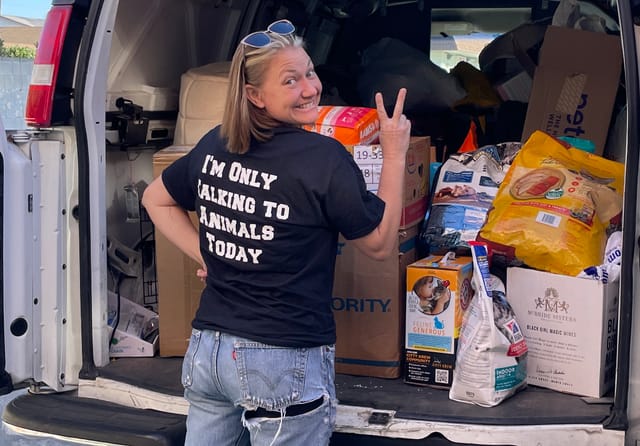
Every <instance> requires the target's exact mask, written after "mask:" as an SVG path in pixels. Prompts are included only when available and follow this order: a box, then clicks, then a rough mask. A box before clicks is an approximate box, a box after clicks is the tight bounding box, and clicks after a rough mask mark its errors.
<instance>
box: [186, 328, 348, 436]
mask: <svg viewBox="0 0 640 446" xmlns="http://www.w3.org/2000/svg"><path fill="white" fill-rule="evenodd" d="M334 357H335V349H334V347H333V346H322V347H312V348H287V347H277V346H272V345H267V344H262V343H260V342H255V341H251V340H249V339H244V338H239V337H237V336H232V335H228V334H225V333H220V332H217V331H210V330H196V329H194V330H193V331H192V334H191V340H190V341H189V348H188V350H187V353H186V354H185V357H184V361H183V364H182V384H183V386H184V388H185V392H184V395H185V398H186V400H187V401H188V402H189V413H188V416H187V438H186V441H185V445H187V446H204V445H209V446H244V445H249V444H251V445H252V446H276V445H278V446H301V445H305V446H306V445H313V446H316V445H317V446H322V445H328V444H329V439H330V437H331V433H332V431H333V427H334V424H335V413H336V405H337V400H336V396H335V382H334Z"/></svg>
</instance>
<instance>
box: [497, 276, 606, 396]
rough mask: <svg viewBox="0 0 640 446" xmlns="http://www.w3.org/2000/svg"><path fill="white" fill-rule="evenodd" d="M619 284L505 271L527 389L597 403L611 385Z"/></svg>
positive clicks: (508, 297) (508, 298)
mask: <svg viewBox="0 0 640 446" xmlns="http://www.w3.org/2000/svg"><path fill="white" fill-rule="evenodd" d="M618 289H619V286H618V282H614V283H609V284H602V283H601V282H599V281H596V280H592V279H583V278H578V277H571V276H563V275H558V274H552V273H547V272H542V271H537V270H531V269H524V268H508V269H507V300H508V301H509V303H510V304H511V307H512V308H513V310H514V312H515V314H516V317H517V319H518V322H519V324H520V327H521V328H522V331H523V333H524V336H525V340H526V342H527V346H528V347H529V353H528V356H527V383H529V384H532V385H536V386H540V387H546V388H549V389H553V390H558V391H561V392H565V393H572V394H575V395H582V396H589V397H595V398H598V397H600V396H602V395H604V394H605V393H606V392H607V391H608V390H609V389H611V388H612V386H613V383H614V379H615V366H616V342H617V331H618V330H617V327H618Z"/></svg>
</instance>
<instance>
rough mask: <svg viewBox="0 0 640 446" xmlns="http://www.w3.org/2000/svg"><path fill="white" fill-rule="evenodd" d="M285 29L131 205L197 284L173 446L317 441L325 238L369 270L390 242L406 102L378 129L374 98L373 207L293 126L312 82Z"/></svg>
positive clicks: (339, 162)
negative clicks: (180, 443)
mask: <svg viewBox="0 0 640 446" xmlns="http://www.w3.org/2000/svg"><path fill="white" fill-rule="evenodd" d="M294 31H295V28H294V27H293V25H292V24H291V23H290V22H289V21H287V20H281V21H279V22H275V23H273V24H272V25H270V27H269V28H268V29H267V31H264V32H258V33H252V34H250V35H248V36H247V37H245V38H244V39H243V40H242V42H241V43H240V45H239V46H238V48H237V49H236V52H235V54H234V56H233V60H232V64H231V70H230V75H229V76H230V86H229V94H228V97H227V102H226V108H225V116H224V118H223V122H222V124H221V126H219V127H216V128H215V129H213V130H211V131H210V132H209V133H208V134H206V135H205V136H204V137H203V138H202V139H201V141H200V142H199V143H198V144H197V145H196V146H195V147H194V148H193V150H192V151H191V152H190V153H188V154H187V155H185V156H184V157H183V158H181V159H179V160H177V161H176V162H174V163H173V164H172V165H171V166H169V167H168V168H167V169H166V170H165V171H164V172H163V174H162V176H161V177H159V178H157V179H156V180H154V181H153V182H152V183H151V184H150V185H149V186H148V187H147V189H146V191H145V193H144V197H143V204H144V206H145V208H146V210H147V211H148V213H149V215H150V216H151V218H152V220H153V222H154V224H155V227H156V229H157V230H159V231H161V232H162V233H163V234H165V235H166V236H167V238H168V239H169V240H171V241H172V242H173V243H175V244H176V245H177V246H178V247H179V248H180V249H181V250H182V251H184V252H185V253H186V254H188V255H189V256H191V257H192V258H193V259H195V260H196V261H198V262H199V263H200V264H201V265H202V269H201V270H199V271H198V275H199V276H200V277H202V278H203V279H205V280H206V287H205V289H204V291H203V293H202V297H201V301H200V306H199V308H198V310H197V312H196V315H195V318H194V320H193V324H192V325H193V333H192V336H191V339H190V343H189V348H188V351H187V353H186V354H185V358H184V362H183V373H182V383H183V385H184V387H185V398H186V399H187V400H188V401H189V403H190V407H189V414H188V417H187V439H186V444H188V445H205V444H206V445H214V446H224V445H240V444H249V438H250V440H251V444H253V445H254V446H255V445H271V444H274V445H275V444H278V445H326V444H328V443H329V438H330V436H331V432H332V430H333V425H334V420H335V407H336V397H335V388H334V370H333V366H334V364H333V360H334V347H333V344H334V342H335V323H334V320H333V313H332V310H331V293H332V284H333V270H334V264H335V257H336V250H337V239H338V233H342V234H343V235H344V236H345V237H346V238H347V239H349V240H353V243H354V244H355V245H356V246H357V247H358V248H359V249H361V250H362V251H364V252H365V253H367V254H368V255H370V256H371V257H374V258H384V257H386V256H388V255H389V254H390V252H391V250H392V248H393V247H394V245H395V243H396V239H397V231H398V225H399V222H400V213H401V196H402V187H403V174H404V170H405V157H406V151H407V149H408V145H409V134H410V123H409V121H408V120H407V119H406V117H405V116H404V115H403V114H402V109H403V105H404V99H405V95H406V91H405V90H404V89H402V90H401V91H400V92H399V94H398V98H397V101H396V105H395V110H394V112H393V115H392V116H391V117H388V116H387V114H386V112H385V110H384V105H383V99H382V96H381V95H380V94H378V95H377V96H376V104H377V108H378V114H379V117H380V124H381V134H380V140H381V144H382V146H383V153H384V166H383V170H382V174H381V179H380V187H379V191H378V195H377V196H376V195H373V194H371V193H369V192H367V191H366V187H365V183H364V180H363V177H362V174H361V172H360V170H359V169H358V167H357V166H356V164H355V163H354V161H353V159H352V157H351V156H350V155H349V153H348V152H347V151H346V150H345V148H344V147H343V146H342V145H341V144H340V143H339V142H337V141H336V140H334V139H331V138H328V137H325V136H322V135H319V134H316V133H311V132H307V131H305V130H303V129H302V128H301V127H302V125H304V124H311V123H313V122H314V121H315V120H316V118H317V117H318V103H319V100H320V94H321V92H322V84H321V83H320V80H319V79H318V77H317V76H316V73H315V71H314V68H313V64H312V62H311V59H310V58H309V56H308V55H307V53H306V52H305V50H304V49H303V43H302V40H301V38H299V37H297V36H295V35H294ZM188 210H191V211H196V213H197V215H198V216H199V223H200V224H199V231H198V230H197V229H196V228H194V227H193V225H192V224H191V223H190V220H189V218H188V216H187V213H186V212H187V211H188Z"/></svg>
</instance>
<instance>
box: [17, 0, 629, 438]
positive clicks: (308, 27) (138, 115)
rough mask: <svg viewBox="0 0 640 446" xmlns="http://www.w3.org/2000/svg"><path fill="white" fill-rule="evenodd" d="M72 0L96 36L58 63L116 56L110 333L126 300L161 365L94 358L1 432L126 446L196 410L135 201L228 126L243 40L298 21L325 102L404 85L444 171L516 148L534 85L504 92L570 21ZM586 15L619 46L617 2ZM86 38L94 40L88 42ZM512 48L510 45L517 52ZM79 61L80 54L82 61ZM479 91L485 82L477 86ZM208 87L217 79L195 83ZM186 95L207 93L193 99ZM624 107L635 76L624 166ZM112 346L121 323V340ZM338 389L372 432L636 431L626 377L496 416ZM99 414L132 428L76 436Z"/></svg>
mask: <svg viewBox="0 0 640 446" xmlns="http://www.w3.org/2000/svg"><path fill="white" fill-rule="evenodd" d="M55 3H56V2H54V4H55ZM77 3H78V4H79V5H83V4H84V6H85V7H84V8H80V9H81V10H82V12H83V15H84V16H86V17H87V20H86V25H84V26H85V29H84V32H85V34H82V33H81V32H77V33H76V34H75V35H72V34H70V35H69V37H68V38H69V40H70V41H75V44H73V43H70V46H71V47H72V48H69V49H68V51H67V53H64V54H63V61H65V60H67V61H69V60H76V58H78V60H79V61H80V62H81V61H82V58H88V57H89V53H88V52H87V50H86V48H85V46H86V45H88V43H87V41H86V39H87V36H89V35H91V38H92V40H93V45H94V47H95V46H97V45H102V46H103V49H102V50H101V51H102V52H101V53H99V54H103V56H102V57H104V58H105V62H104V64H103V65H104V67H105V68H106V70H105V71H104V72H103V73H102V74H101V76H102V77H103V80H104V85H101V84H100V83H98V84H97V86H95V87H93V88H95V90H94V93H93V94H94V103H92V104H91V105H90V106H91V107H93V108H94V109H95V110H97V114H98V115H99V114H100V113H103V114H104V121H103V122H101V123H100V126H101V130H100V131H97V134H98V135H99V138H98V140H100V138H101V137H102V135H104V138H103V140H104V147H98V148H97V149H96V152H97V153H99V152H101V151H102V150H104V154H105V156H106V163H105V169H106V172H105V182H106V184H105V196H104V201H105V205H106V209H105V218H106V235H107V241H106V245H107V248H106V252H107V256H106V257H107V258H106V259H105V260H104V263H103V265H104V271H103V275H104V279H105V283H106V285H105V287H106V290H107V291H108V293H107V294H108V295H109V296H110V297H109V301H110V302H109V303H105V306H106V310H107V313H108V320H109V321H110V323H111V324H113V323H114V321H116V322H117V321H118V320H119V319H118V318H120V316H121V315H120V314H119V312H120V311H123V308H124V306H123V305H122V302H124V301H127V302H131V303H133V304H135V305H137V306H139V307H141V308H143V309H144V310H146V311H148V312H150V313H145V314H147V316H148V318H147V319H146V320H145V323H146V324H147V325H146V329H145V335H144V336H143V339H142V340H143V341H144V342H145V344H144V345H145V346H146V347H147V349H149V348H151V349H152V350H153V354H152V355H151V356H144V357H143V356H138V357H134V356H133V355H131V356H128V355H126V354H125V355H115V356H114V355H112V354H109V358H108V360H107V361H106V362H105V361H104V356H103V357H102V358H100V357H99V355H98V357H96V355H95V354H94V357H93V358H90V357H87V356H88V355H87V354H86V353H84V354H83V358H82V363H83V365H82V368H81V369H82V370H81V373H80V385H79V388H78V390H77V391H71V392H66V393H61V394H59V395H43V394H46V393H47V392H46V390H47V388H46V386H44V387H38V386H37V385H35V386H34V385H33V384H35V383H31V384H32V389H38V388H39V390H40V393H41V394H38V392H33V394H32V395H30V396H33V397H35V398H33V399H30V398H22V399H19V400H16V401H15V402H14V403H13V406H12V408H10V410H9V411H8V412H6V413H5V420H7V419H9V421H11V422H12V423H14V424H16V425H22V426H24V427H33V428H34V430H37V429H38V428H40V427H38V426H42V424H43V423H44V422H47V423H49V424H50V425H51V426H55V425H57V426H58V427H56V428H52V429H54V430H56V432H55V433H57V434H60V435H71V434H73V435H72V436H78V435H84V436H85V437H83V438H93V439H96V440H101V439H106V438H109V439H110V440H118V439H120V440H123V441H124V442H125V443H126V441H125V440H124V439H126V438H127V435H139V436H140V437H139V438H142V436H143V435H142V433H141V432H142V431H143V429H142V428H141V427H140V425H139V424H138V425H136V423H142V422H144V423H146V425H145V426H146V428H147V429H148V428H151V429H152V430H153V429H155V430H156V433H157V432H160V431H161V430H162V429H164V432H165V434H158V435H159V436H162V435H166V436H167V437H165V439H166V438H168V437H171V436H174V437H172V438H173V439H174V440H175V438H179V437H180V435H181V433H180V432H181V429H182V426H183V423H184V415H185V414H186V403H185V402H184V400H183V399H182V394H183V389H182V386H181V383H180V370H181V360H182V358H181V356H180V355H179V354H163V352H162V344H161V342H162V337H163V330H165V327H170V326H171V325H172V324H173V323H174V321H173V320H172V318H174V317H180V315H178V316H177V315H176V313H173V314H163V312H162V308H161V305H159V300H160V299H161V298H159V294H161V293H162V291H163V288H162V277H161V275H160V274H159V270H158V268H157V266H158V262H159V259H158V252H157V251H156V241H157V235H156V234H154V230H153V225H152V223H151V222H150V220H149V218H148V216H147V215H146V212H145V211H144V209H143V208H142V207H141V205H140V198H141V197H142V193H143V191H144V188H145V187H146V185H147V184H149V183H150V182H151V181H152V179H153V178H154V176H155V175H156V174H157V172H154V155H156V154H157V153H158V152H159V151H161V150H164V149H167V148H170V147H192V146H193V145H194V144H195V143H196V142H197V140H198V139H199V137H200V136H202V135H203V134H204V132H206V131H207V130H208V129H209V128H211V127H212V126H213V125H215V120H216V119H218V118H219V116H215V117H214V116H206V114H207V113H209V112H210V111H211V110H213V109H216V107H218V109H219V108H220V107H221V104H222V103H223V101H224V93H223V88H224V82H223V83H222V84H221V85H222V86H220V85H213V84H211V83H209V84H207V83H206V82H214V83H215V82H216V79H218V80H219V78H220V77H222V78H224V69H225V64H226V66H227V67H228V63H227V62H228V61H229V60H230V58H231V56H232V54H233V51H234V49H235V46H236V45H237V43H238V42H239V40H240V39H241V38H242V37H243V36H244V35H246V34H248V33H249V32H252V31H255V30H262V29H265V28H266V27H267V25H268V24H269V23H271V22H273V21H274V20H276V19H280V18H287V19H289V20H291V21H292V22H293V23H294V25H295V26H296V30H297V33H298V34H300V35H301V36H303V37H304V39H305V41H306V48H307V50H308V53H309V54H310V56H311V58H312V60H313V61H314V64H315V66H316V70H317V72H318V74H319V77H320V79H321V80H322V82H323V105H350V106H363V107H372V106H374V104H373V94H374V93H375V92H376V91H378V90H380V89H381V88H382V89H383V90H384V92H385V99H386V100H387V101H389V102H388V103H387V106H388V107H392V106H393V102H391V101H394V100H395V94H394V92H395V91H397V89H398V88H400V87H407V88H408V96H407V103H406V107H405V113H406V114H407V116H408V117H409V118H410V119H411V121H412V133H413V136H429V137H430V141H431V145H432V146H433V149H432V150H433V151H432V153H433V155H434V157H435V159H433V160H432V161H439V162H442V161H444V160H446V159H447V157H448V156H449V155H450V154H452V153H455V152H456V151H457V150H458V148H459V147H460V146H461V145H462V144H463V143H464V141H465V139H466V138H467V137H468V135H469V131H470V129H472V128H473V129H475V134H474V136H475V138H476V139H477V145H478V146H483V145H489V144H497V143H501V142H510V141H520V139H521V136H522V132H523V127H524V122H525V116H526V113H527V102H528V92H529V91H530V87H531V84H530V82H531V81H530V79H529V83H528V84H527V82H526V79H525V81H524V84H519V85H518V87H517V88H516V87H515V86H513V85H511V86H509V88H507V87H504V88H503V89H502V90H499V89H498V88H497V86H505V84H506V81H507V80H511V79H513V78H514V77H515V76H517V75H523V78H526V74H527V73H529V74H531V73H532V70H534V69H535V65H536V63H537V61H538V54H539V50H540V47H541V45H542V42H543V37H544V31H545V29H546V27H548V26H550V25H551V24H552V22H553V21H554V20H561V21H562V20H565V21H567V22H568V21H570V20H571V17H569V16H568V14H562V11H559V8H561V7H564V6H566V4H568V3H570V2H564V1H562V2H561V1H550V0H499V1H498V0H474V1H472V0H431V1H428V0H419V1H400V0H386V1H384V0H366V1H350V0H271V1H267V2H264V1H262V2H261V1H256V0H180V1H176V0H136V1H107V0H94V1H92V2H77ZM577 3H578V4H579V6H580V12H581V14H582V17H583V18H584V23H583V24H582V26H584V27H589V26H597V27H600V28H601V29H602V30H603V31H604V32H606V33H608V34H611V35H620V26H619V19H618V7H617V3H616V1H615V0H593V1H590V2H577ZM96 4H99V5H100V7H97V6H96ZM89 6H90V9H89ZM100 8H102V11H103V13H100V11H101V9H100ZM90 11H91V12H90ZM104 11H109V13H108V14H105V13H104ZM90 27H94V30H95V32H93V34H92V33H90V32H89V28H90ZM70 29H71V28H70ZM517 29H526V30H527V31H526V32H523V33H522V35H520V34H518V33H514V32H513V31H514V30H517ZM505 36H508V38H509V39H510V40H509V42H511V46H509V45H505V44H504V40H505ZM514 39H515V40H516V41H517V43H518V45H516V46H515V47H517V48H516V49H514V45H513V41H514ZM74 47H75V49H76V50H77V49H78V48H79V49H80V50H79V51H78V52H76V50H74V49H73V48H74ZM72 65H73V63H68V64H67V65H63V67H67V69H63V70H62V71H61V72H60V76H59V80H58V83H57V86H56V100H55V103H54V120H53V122H52V127H59V128H65V127H69V126H73V125H74V123H76V122H77V120H78V119H79V113H80V112H81V110H80V108H79V106H78V103H77V101H78V97H79V96H78V95H77V93H78V92H77V90H76V91H75V92H74V88H76V86H77V85H78V79H80V78H81V77H82V75H83V74H82V73H81V72H80V67H81V66H82V64H81V63H78V64H77V66H75V68H74V70H70V69H68V67H69V66H72ZM220 73H222V75H221V74H220ZM623 73H624V71H623ZM199 75H202V76H203V77H198V76H199ZM190 76H191V77H190ZM480 77H481V78H482V83H474V82H476V81H477V79H479V78H480ZM194 79H195V80H194ZM203 79H204V80H203ZM199 81H202V82H204V83H203V84H201V85H200V86H197V87H196V86H194V85H196V84H197V82H199ZM480 85H482V86H483V87H484V86H488V89H485V88H482V87H480ZM187 86H191V87H193V88H194V89H195V88H198V89H197V90H193V91H190V92H189V91H187V88H186V87H187ZM84 93H85V94H86V92H84ZM187 101H190V102H189V103H187ZM626 105H627V104H626V83H625V79H624V74H623V76H622V77H621V79H620V83H619V85H618V92H617V95H616V99H615V104H614V109H613V112H612V114H611V119H610V122H609V129H610V131H609V134H608V137H607V145H606V147H605V148H604V156H605V157H608V158H610V159H615V160H620V161H622V162H624V160H625V151H626V146H625V142H624V136H623V135H624V131H625V130H626V129H625V127H624V126H625V122H626V115H625V110H626ZM83 107H84V108H88V106H87V105H84V106H83ZM214 112H215V110H214ZM88 131H92V130H90V129H89V130H88ZM102 132H103V133H102ZM177 267H178V266H176V268H177ZM180 267H182V266H180ZM187 273H188V272H187ZM194 276H195V272H194ZM95 277H96V276H94V278H95ZM118 302H120V304H118ZM621 305H623V298H622V297H621ZM159 307H160V308H159ZM623 308H624V307H623ZM189 310H190V308H187V309H186V310H185V309H184V308H183V309H182V310H180V311H186V312H188V311H189ZM166 330H169V328H167V329H166ZM114 332H115V330H114V329H113V327H112V326H111V325H109V328H108V334H107V338H108V340H109V342H112V341H113V336H114ZM85 336H86V332H85V333H83V338H85ZM103 338H104V336H103ZM94 339H96V338H94ZM94 342H95V341H94ZM158 343H160V345H161V346H160V351H159V352H158V348H157V344H158ZM148 351H149V350H147V353H148ZM618 355H619V357H618V361H619V363H620V362H622V363H624V361H627V364H628V361H629V356H628V352H626V353H625V351H624V350H620V351H619V352H618ZM92 363H93V364H92ZM336 385H337V391H338V398H339V400H340V403H341V405H344V406H352V407H357V408H366V409H362V410H366V411H368V412H367V413H368V418H367V419H368V423H369V429H370V432H371V433H372V434H380V433H381V432H380V431H377V430H376V429H377V428H376V426H385V425H386V423H387V422H388V420H389V419H390V418H393V417H396V418H403V419H408V420H415V421H429V422H436V423H463V424H471V425H485V426H521V425H563V424H580V425H589V424H603V425H605V426H606V427H608V428H611V429H624V428H625V426H626V424H627V420H626V417H625V413H626V408H627V405H628V402H627V397H626V389H627V386H628V375H627V374H622V375H619V376H618V379H617V384H616V385H617V387H616V389H615V390H612V391H610V392H609V393H608V394H607V395H605V396H604V397H602V398H591V399H590V398H583V397H579V396H575V395H570V394H565V393H561V392H556V391H552V390H549V389H544V388H540V387H535V386H529V387H528V388H527V389H526V391H524V392H522V394H521V395H519V397H518V398H512V399H509V400H506V401H504V402H503V403H501V404H500V405H499V406H497V407H495V408H493V409H491V410H487V409H486V408H479V407H477V406H473V405H464V404H456V403H453V402H451V401H450V400H449V395H448V392H447V391H446V390H444V389H439V388H435V387H429V386H414V385H409V384H407V383H405V382H404V381H403V379H402V378H395V379H383V378H376V377H368V376H356V375H346V374H338V376H337V377H336ZM126 406H128V407H126ZM44 409H46V410H44ZM139 409H145V411H146V412H148V411H151V412H152V414H153V416H149V417H144V418H136V417H138V416H139V412H140V411H139ZM88 413H92V414H95V419H101V420H109V419H110V420H111V421H109V423H111V424H112V425H114V424H115V425H119V426H126V428H122V429H119V430H115V431H114V430H111V431H110V432H108V433H106V432H107V430H106V429H104V432H103V431H102V430H101V428H97V427H95V426H90V425H89V424H87V425H86V426H85V427H84V428H82V429H84V431H81V432H80V433H79V431H77V430H76V431H74V429H80V428H79V427H78V426H76V425H75V424H74V423H70V424H69V423H66V424H65V423H63V422H62V419H63V418H65V417H66V418H68V417H69V416H70V415H71V414H73V416H75V417H77V419H82V418H84V417H86V415H87V414H88ZM152 420H153V421H152ZM341 429H342V431H343V432H344V433H347V434H348V433H353V432H352V431H351V430H350V429H349V427H348V426H338V431H340V430H341ZM382 429H383V427H381V428H380V430H382ZM382 435H384V434H382ZM127 441H130V440H127ZM140 441H142V440H140ZM168 441H173V440H168ZM115 442H117V441H115ZM137 444H146V443H143V442H141V443H137ZM150 444H153V443H150ZM158 444H160V443H158ZM165 444H166V443H165ZM169 444H171V443H169Z"/></svg>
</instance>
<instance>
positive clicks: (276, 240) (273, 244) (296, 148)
mask: <svg viewBox="0 0 640 446" xmlns="http://www.w3.org/2000/svg"><path fill="white" fill-rule="evenodd" d="M162 180H163V182H164V185H165V187H166V188H167V190H168V191H169V193H170V194H171V196H172V197H173V198H174V200H175V201H176V202H177V203H178V204H179V205H180V206H181V207H183V208H185V209H187V210H190V211H196V214H197V215H198V217H199V221H200V247H201V251H202V256H203V258H204V261H205V263H206V266H207V271H208V277H207V283H206V287H205V289H204V291H203V293H202V297H201V300H200V306H199V308H198V310H197V312H196V316H195V319H194V320H193V327H195V328H198V329H211V330H219V331H222V332H226V333H230V334H233V335H237V336H241V337H245V338H249V339H253V340H256V341H259V342H264V343H267V344H272V345H281V346H286V347H311V346H318V345H324V344H332V343H334V342H335V322H334V320H333V313H332V309H331V296H332V288H333V278H334V267H335V258H336V251H337V241H338V233H342V234H343V235H344V237H345V238H347V239H354V238H358V237H362V236H364V235H367V234H368V233H370V232H371V231H372V230H373V229H375V228H376V227H377V226H378V224H379V223H380V220H381V219H382V214H383V212H384V202H383V201H382V200H380V199H379V198H378V197H377V196H376V195H374V194H372V193H370V192H367V190H366V186H365V183H364V179H363V177H362V173H361V171H360V169H359V168H358V166H357V165H356V164H355V162H354V161H353V158H352V157H351V155H350V154H349V153H348V152H347V151H346V150H345V148H344V147H343V146H342V145H341V144H340V143H339V142H338V141H336V140H334V139H331V138H328V137H325V136H322V135H319V134H316V133H311V132H307V131H305V130H302V129H299V128H293V127H281V128H277V129H275V130H274V137H273V138H272V139H271V140H270V141H268V142H264V143H259V142H257V141H253V142H252V144H251V147H250V149H249V151H248V152H247V153H245V154H243V155H238V154H232V153H229V152H228V151H227V150H226V149H225V146H224V144H223V141H222V140H221V137H220V128H219V127H217V128H215V129H213V130H212V131H210V132H209V133H207V134H206V135H205V136H204V137H203V138H202V139H201V140H200V142H198V144H197V145H196V146H195V147H194V148H193V150H191V151H190V152H189V153H188V154H186V155H185V156H184V157H182V158H180V159H178V160H176V161H175V162H174V163H173V164H172V165H170V166H169V167H167V169H165V170H164V172H163V174H162ZM194 274H195V271H194Z"/></svg>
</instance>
